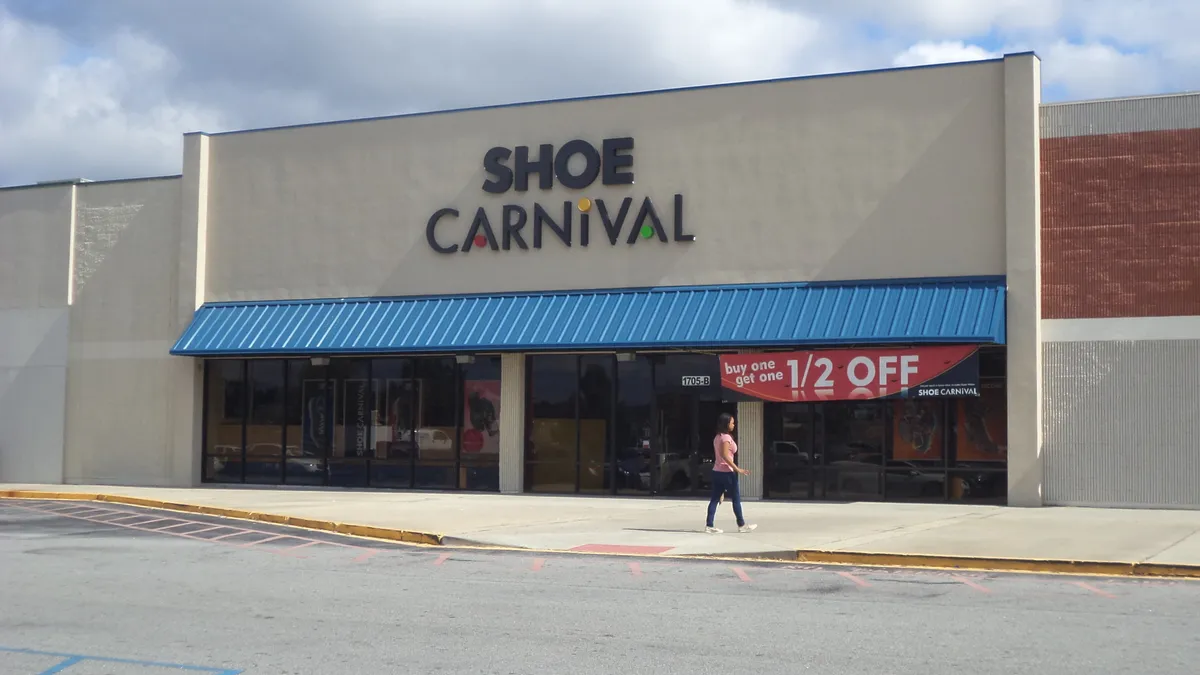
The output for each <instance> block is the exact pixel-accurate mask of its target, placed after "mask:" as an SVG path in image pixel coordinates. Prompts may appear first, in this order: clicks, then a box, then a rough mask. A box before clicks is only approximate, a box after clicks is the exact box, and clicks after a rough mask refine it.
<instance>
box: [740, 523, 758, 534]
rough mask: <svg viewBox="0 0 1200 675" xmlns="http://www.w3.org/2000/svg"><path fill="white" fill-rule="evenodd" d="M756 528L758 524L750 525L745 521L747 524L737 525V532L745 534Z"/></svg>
mask: <svg viewBox="0 0 1200 675" xmlns="http://www.w3.org/2000/svg"><path fill="white" fill-rule="evenodd" d="M756 529H758V526H757V525H750V524H749V523H747V524H745V525H743V526H741V527H739V528H738V532H741V533H742V534H745V533H747V532H753V531H754V530H756Z"/></svg>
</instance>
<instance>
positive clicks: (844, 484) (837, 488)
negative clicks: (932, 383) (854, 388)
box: [824, 401, 887, 499]
mask: <svg viewBox="0 0 1200 675" xmlns="http://www.w3.org/2000/svg"><path fill="white" fill-rule="evenodd" d="M824 413H825V450H824V451H825V460H826V463H825V466H826V467H827V470H826V472H825V475H824V479H825V496H826V497H827V498H828V499H878V498H880V497H882V496H883V474H882V468H883V449H884V440H885V438H884V435H885V433H886V431H887V428H886V420H885V415H884V407H883V403H881V402H878V401H867V402H860V401H840V402H837V403H826V404H824Z"/></svg>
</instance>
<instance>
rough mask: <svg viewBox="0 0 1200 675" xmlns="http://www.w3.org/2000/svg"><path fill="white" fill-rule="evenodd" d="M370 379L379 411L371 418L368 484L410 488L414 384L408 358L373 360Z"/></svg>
mask: <svg viewBox="0 0 1200 675" xmlns="http://www.w3.org/2000/svg"><path fill="white" fill-rule="evenodd" d="M371 376H372V377H373V378H374V380H375V391H376V392H378V401H379V406H380V407H379V412H378V413H377V414H376V415H375V433H374V438H375V448H374V450H375V459H374V461H372V462H371V485H373V486H378V487H398V488H409V487H412V479H413V464H414V463H415V461H416V444H415V442H414V441H413V429H414V428H416V425H417V424H418V422H417V406H418V405H419V403H420V400H421V399H420V396H419V390H418V384H417V382H416V380H415V379H413V362H412V359H392V358H389V359H375V360H374V361H372V363H371Z"/></svg>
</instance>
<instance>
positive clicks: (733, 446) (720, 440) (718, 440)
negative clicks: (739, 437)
mask: <svg viewBox="0 0 1200 675" xmlns="http://www.w3.org/2000/svg"><path fill="white" fill-rule="evenodd" d="M726 442H728V443H729V449H730V450H732V451H733V456H734V457H735V458H736V457H737V441H735V440H733V436H730V435H729V434H717V435H716V437H715V438H713V455H714V456H715V459H714V460H713V471H724V472H726V473H730V472H732V471H733V467H732V466H729V462H726V461H725V458H724V457H723V456H722V454H721V446H722V445H724V444H725V443H726Z"/></svg>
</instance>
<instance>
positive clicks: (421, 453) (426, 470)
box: [412, 357, 459, 489]
mask: <svg viewBox="0 0 1200 675" xmlns="http://www.w3.org/2000/svg"><path fill="white" fill-rule="evenodd" d="M456 371H457V364H456V363H455V361H454V358H453V357H426V358H418V359H416V375H417V385H418V386H417V390H418V391H419V392H420V401H419V402H418V405H417V410H418V417H417V424H416V428H415V429H414V430H413V432H412V434H413V435H412V438H413V442H414V443H415V445H416V453H417V469H416V476H415V479H416V487H418V488H427V489H441V488H444V489H453V488H454V487H456V486H457V485H458V483H459V480H458V477H457V476H456V475H455V468H456V465H457V461H458V438H457V436H458V426H457V425H458V418H457V414H458V396H457V392H456V386H457V383H456V380H455V374H456Z"/></svg>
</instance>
